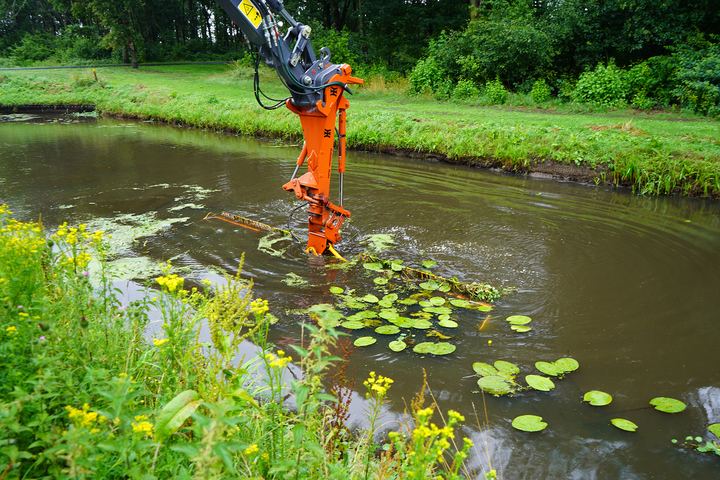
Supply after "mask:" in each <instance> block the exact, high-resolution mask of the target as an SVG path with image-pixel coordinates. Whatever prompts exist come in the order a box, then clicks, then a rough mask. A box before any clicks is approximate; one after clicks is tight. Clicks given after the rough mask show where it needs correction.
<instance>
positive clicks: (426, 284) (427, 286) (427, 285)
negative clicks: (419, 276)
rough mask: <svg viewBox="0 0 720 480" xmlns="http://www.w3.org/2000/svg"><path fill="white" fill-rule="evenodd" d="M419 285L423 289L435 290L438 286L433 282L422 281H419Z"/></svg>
mask: <svg viewBox="0 0 720 480" xmlns="http://www.w3.org/2000/svg"><path fill="white" fill-rule="evenodd" d="M419 287H420V288H422V289H423V290H429V291H434V290H437V288H438V287H439V285H438V284H437V283H435V282H432V283H430V282H423V283H421V284H420V285H419Z"/></svg>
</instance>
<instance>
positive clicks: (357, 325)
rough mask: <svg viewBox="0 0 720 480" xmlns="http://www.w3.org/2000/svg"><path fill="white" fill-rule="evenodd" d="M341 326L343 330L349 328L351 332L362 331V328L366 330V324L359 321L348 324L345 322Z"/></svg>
mask: <svg viewBox="0 0 720 480" xmlns="http://www.w3.org/2000/svg"><path fill="white" fill-rule="evenodd" d="M340 326H342V327H343V328H349V329H350V330H360V329H361V328H365V324H364V323H363V322H361V321H359V320H348V321H347V322H343V323H342V324H341V325H340Z"/></svg>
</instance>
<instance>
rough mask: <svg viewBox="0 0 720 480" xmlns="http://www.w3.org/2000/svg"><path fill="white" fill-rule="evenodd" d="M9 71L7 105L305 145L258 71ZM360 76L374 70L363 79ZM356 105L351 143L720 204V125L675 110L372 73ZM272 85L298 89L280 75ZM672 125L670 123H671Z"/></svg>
mask: <svg viewBox="0 0 720 480" xmlns="http://www.w3.org/2000/svg"><path fill="white" fill-rule="evenodd" d="M96 73H97V76H98V77H97V78H98V79H97V81H96V80H95V76H94V75H93V72H92V71H91V70H89V69H88V70H85V71H67V70H63V71H44V72H42V73H37V72H8V73H6V76H5V78H4V80H3V81H2V83H0V105H5V106H6V107H7V106H10V108H12V106H13V105H23V104H50V105H57V104H60V105H64V104H92V105H95V106H96V108H97V110H98V111H99V112H101V113H103V114H109V115H119V116H124V117H134V118H141V119H150V120H161V121H167V122H171V123H177V124H184V125H192V126H196V127H202V128H210V129H213V130H224V131H229V132H235V133H240V134H245V135H259V136H267V137H273V138H282V139H286V140H290V141H299V140H300V139H301V138H302V132H301V128H300V122H299V121H298V120H297V118H296V117H295V116H294V115H293V114H291V113H290V112H289V111H286V110H285V109H280V110H276V111H273V112H267V111H264V110H262V109H261V108H259V107H258V106H257V104H256V103H255V100H254V98H253V93H252V92H253V89H252V69H251V67H250V66H247V65H244V64H235V65H231V66H224V65H216V66H180V67H177V66H176V67H172V66H165V67H144V68H142V69H140V70H139V71H130V70H126V69H122V68H106V69H98V70H97V72H96ZM361 75H363V73H362V72H361ZM364 76H365V77H366V79H367V81H368V82H367V84H366V85H365V86H362V87H359V88H358V89H357V90H356V91H355V95H353V96H352V97H351V98H350V100H351V107H350V116H349V117H348V118H349V122H350V123H349V128H348V136H347V141H348V146H349V147H351V148H355V149H363V150H369V151H379V152H389V153H401V154H408V155H421V156H424V157H435V158H439V159H442V160H447V161H451V162H455V163H464V164H469V165H476V166H483V167H494V168H500V169H503V170H505V171H511V172H533V171H538V172H542V173H548V174H551V175H554V176H557V177H561V178H567V179H571V180H580V181H586V182H589V183H595V184H600V185H603V184H609V185H613V184H616V185H625V186H630V187H632V188H633V189H634V191H637V192H639V193H643V194H680V195H695V196H702V197H711V198H718V197H720V146H719V145H720V129H718V128H717V123H715V122H713V121H712V120H702V119H701V117H697V116H693V115H689V114H682V113H679V112H672V111H657V112H640V111H633V110H617V109H612V108H610V107H601V106H593V105H588V104H579V103H562V102H559V101H558V100H554V99H551V98H546V99H545V100H543V101H536V100H533V98H532V96H531V95H521V94H511V95H509V96H508V97H507V99H506V101H505V104H504V105H502V106H500V105H494V104H493V101H492V99H491V98H489V97H488V95H485V94H483V95H481V96H479V97H475V98H471V99H453V98H448V99H446V100H444V101H440V100H438V99H437V98H436V97H435V96H434V95H432V94H429V93H428V94H420V95H414V96H408V95H407V93H406V92H407V91H408V88H409V84H408V83H407V81H404V80H402V79H401V78H395V80H393V81H391V80H390V79H389V78H388V77H385V76H383V75H378V74H376V73H373V72H372V71H367V72H365V74H364ZM261 81H262V85H263V89H264V91H265V92H266V93H268V95H270V96H274V97H275V98H282V97H284V96H285V95H286V94H287V93H286V90H285V89H284V87H282V85H280V84H279V82H276V81H275V78H274V73H273V72H271V71H269V70H267V69H266V70H264V71H261ZM666 120H667V121H666Z"/></svg>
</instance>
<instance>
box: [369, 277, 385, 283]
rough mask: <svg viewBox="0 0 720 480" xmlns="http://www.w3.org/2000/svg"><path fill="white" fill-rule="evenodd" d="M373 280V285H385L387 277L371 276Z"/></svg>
mask: <svg viewBox="0 0 720 480" xmlns="http://www.w3.org/2000/svg"><path fill="white" fill-rule="evenodd" d="M373 282H375V285H387V283H388V279H387V278H385V277H375V278H373Z"/></svg>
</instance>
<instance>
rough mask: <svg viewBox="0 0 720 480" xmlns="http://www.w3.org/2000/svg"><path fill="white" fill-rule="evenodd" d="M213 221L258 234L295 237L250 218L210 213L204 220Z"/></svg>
mask: <svg viewBox="0 0 720 480" xmlns="http://www.w3.org/2000/svg"><path fill="white" fill-rule="evenodd" d="M212 219H217V220H222V221H223V222H228V223H232V224H233V225H238V226H240V227H245V228H247V229H250V230H255V231H256V232H271V233H279V234H281V235H287V236H288V237H292V236H293V234H292V233H291V232H290V231H289V230H283V229H282V228H277V227H271V226H270V225H266V224H264V223H261V222H257V221H255V220H250V219H249V218H246V217H241V216H240V215H235V214H234V213H228V212H222V213H221V214H220V215H215V214H214V213H212V212H210V213H208V214H207V215H205V218H203V220H212Z"/></svg>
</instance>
